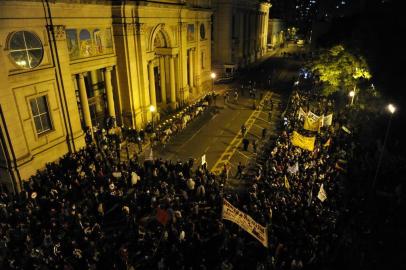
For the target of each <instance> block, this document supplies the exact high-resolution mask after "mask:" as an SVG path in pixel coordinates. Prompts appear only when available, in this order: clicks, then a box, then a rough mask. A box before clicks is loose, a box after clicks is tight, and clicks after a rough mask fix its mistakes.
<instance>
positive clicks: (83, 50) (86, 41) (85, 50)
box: [79, 29, 94, 57]
mask: <svg viewBox="0 0 406 270" xmlns="http://www.w3.org/2000/svg"><path fill="white" fill-rule="evenodd" d="M79 42H80V56H81V57H89V56H92V55H94V50H93V48H92V38H91V36H90V32H89V31H88V30H86V29H82V30H80V33H79Z"/></svg>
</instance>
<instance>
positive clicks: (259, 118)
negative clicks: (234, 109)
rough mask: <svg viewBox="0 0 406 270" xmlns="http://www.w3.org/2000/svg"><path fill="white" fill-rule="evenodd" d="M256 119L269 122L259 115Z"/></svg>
mask: <svg viewBox="0 0 406 270" xmlns="http://www.w3.org/2000/svg"><path fill="white" fill-rule="evenodd" d="M257 119H258V120H261V121H264V122H266V123H268V124H271V122H269V121H267V120H265V119H263V118H261V117H258V118H257Z"/></svg>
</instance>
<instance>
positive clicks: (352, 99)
mask: <svg viewBox="0 0 406 270" xmlns="http://www.w3.org/2000/svg"><path fill="white" fill-rule="evenodd" d="M348 95H349V96H350V97H351V106H352V104H353V103H354V97H355V91H354V90H352V91H350V92H349V93H348Z"/></svg>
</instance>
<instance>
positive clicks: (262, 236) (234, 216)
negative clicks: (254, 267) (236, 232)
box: [222, 199, 268, 247]
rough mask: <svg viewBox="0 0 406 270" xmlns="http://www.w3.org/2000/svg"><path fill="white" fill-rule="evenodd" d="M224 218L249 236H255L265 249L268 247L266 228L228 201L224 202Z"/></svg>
mask: <svg viewBox="0 0 406 270" xmlns="http://www.w3.org/2000/svg"><path fill="white" fill-rule="evenodd" d="M222 217H223V219H226V220H229V221H231V222H234V223H235V224H237V225H238V226H240V227H241V228H243V229H244V230H245V231H247V232H248V233H249V234H251V235H252V236H254V237H255V238H256V239H257V240H258V241H259V242H261V243H262V244H263V245H264V246H265V247H268V233H267V229H266V228H265V227H264V226H262V225H260V224H258V223H256V222H255V220H253V219H252V217H250V216H249V215H247V214H245V213H244V212H242V211H240V210H238V208H236V207H234V206H233V205H232V204H231V203H229V202H228V201H227V200H226V199H224V201H223V212H222Z"/></svg>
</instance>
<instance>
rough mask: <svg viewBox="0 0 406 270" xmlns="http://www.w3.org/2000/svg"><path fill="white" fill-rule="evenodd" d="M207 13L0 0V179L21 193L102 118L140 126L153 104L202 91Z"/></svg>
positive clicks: (185, 99) (65, 0)
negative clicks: (38, 172)
mask: <svg viewBox="0 0 406 270" xmlns="http://www.w3.org/2000/svg"><path fill="white" fill-rule="evenodd" d="M211 14H212V13H211V9H210V0H190V1H185V0H155V1H100V0H93V1H89V0H87V1H84V0H61V1H59V0H58V1H47V0H42V1H40V0H36V1H34V0H32V1H28V0H27V1H0V82H1V83H0V143H1V145H0V147H1V148H0V183H3V184H5V185H6V186H7V187H8V189H9V190H14V191H16V190H19V189H20V188H21V183H22V182H21V181H23V180H24V179H27V178H28V177H29V176H31V175H32V174H34V173H35V172H36V170H38V169H40V168H42V167H44V165H45V164H46V162H52V161H55V160H57V159H58V158H59V157H60V156H62V155H64V154H65V153H67V152H75V151H77V150H78V149H80V148H82V147H83V146H84V144H85V142H84V130H85V129H87V128H91V127H93V126H95V125H98V126H100V127H102V126H103V125H104V123H105V120H106V118H107V117H114V118H115V119H116V122H117V123H118V124H123V125H126V126H130V127H133V128H142V127H144V126H145V124H146V123H147V122H148V121H151V119H152V117H153V116H152V112H151V111H150V110H149V108H150V106H151V105H153V106H155V108H157V112H156V113H155V114H158V116H159V114H160V113H161V112H164V111H167V110H173V109H175V108H178V107H182V106H184V105H186V104H188V103H190V102H191V101H193V100H194V99H195V98H197V97H199V96H201V95H202V94H203V93H204V92H205V91H206V90H210V85H211V78H210V73H211V27H210V26H211V23H210V21H211ZM155 117H156V116H155Z"/></svg>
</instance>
